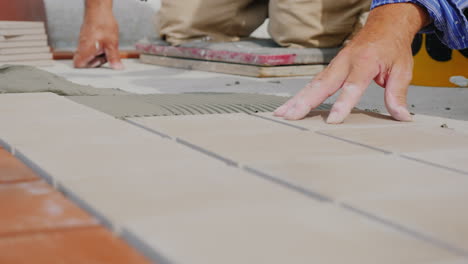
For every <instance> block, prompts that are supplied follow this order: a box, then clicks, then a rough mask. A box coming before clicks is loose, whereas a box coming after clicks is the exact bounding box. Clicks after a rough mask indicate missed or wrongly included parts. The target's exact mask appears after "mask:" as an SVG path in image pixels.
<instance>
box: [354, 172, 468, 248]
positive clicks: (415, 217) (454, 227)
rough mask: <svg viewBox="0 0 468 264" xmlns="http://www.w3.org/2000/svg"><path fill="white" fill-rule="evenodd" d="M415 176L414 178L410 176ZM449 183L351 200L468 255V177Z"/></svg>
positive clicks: (403, 187)
mask: <svg viewBox="0 0 468 264" xmlns="http://www.w3.org/2000/svg"><path fill="white" fill-rule="evenodd" d="M407 176H408V177H412V175H411V174H410V175H407ZM454 176H455V175H446V177H444V178H445V181H441V180H439V181H431V179H427V180H423V181H421V183H420V184H419V185H418V184H410V183H409V184H406V185H405V184H401V185H399V186H396V185H394V186H389V187H388V189H387V190H385V191H382V192H380V193H379V192H375V193H372V194H361V195H356V196H354V197H350V198H348V199H347V200H349V201H350V202H349V203H351V204H353V205H356V206H358V207H359V208H360V209H363V210H366V211H368V212H372V213H373V214H375V215H377V216H379V217H382V218H384V219H386V220H388V221H391V222H394V223H399V224H402V225H403V226H405V227H409V228H411V229H413V230H417V231H419V232H422V233H424V234H427V235H428V236H430V237H432V238H434V239H436V240H440V241H443V242H444V243H447V244H449V245H451V246H454V247H457V248H459V249H463V250H464V251H465V252H468V210H467V204H468V193H467V191H466V190H467V188H468V184H467V181H466V180H465V179H462V177H464V178H466V175H465V176H462V175H460V177H454Z"/></svg>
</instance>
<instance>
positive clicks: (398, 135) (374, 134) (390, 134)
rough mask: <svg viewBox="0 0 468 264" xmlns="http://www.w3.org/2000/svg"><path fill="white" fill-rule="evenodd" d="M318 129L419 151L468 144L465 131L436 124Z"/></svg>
mask: <svg viewBox="0 0 468 264" xmlns="http://www.w3.org/2000/svg"><path fill="white" fill-rule="evenodd" d="M322 132H324V133H326V134H329V135H333V136H338V137H341V138H344V139H347V140H352V141H355V142H359V143H362V144H367V145H370V146H373V147H378V148H382V149H385V150H389V151H393V152H420V151H421V152H423V151H433V150H450V149H466V148H467V147H468V134H464V133H459V132H456V131H453V130H450V129H445V128H440V127H439V128H426V127H418V126H407V127H385V128H366V129H363V128H346V129H334V130H322Z"/></svg>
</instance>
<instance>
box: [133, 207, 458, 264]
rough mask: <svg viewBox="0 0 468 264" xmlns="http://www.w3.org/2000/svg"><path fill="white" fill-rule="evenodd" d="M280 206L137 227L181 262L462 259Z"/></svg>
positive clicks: (339, 216) (332, 210)
mask: <svg viewBox="0 0 468 264" xmlns="http://www.w3.org/2000/svg"><path fill="white" fill-rule="evenodd" d="M273 203H274V205H270V206H267V205H265V204H257V203H256V202H255V201H252V202H251V204H252V205H250V206H249V207H250V208H252V209H250V210H246V209H247V208H242V207H221V208H219V209H218V210H216V211H215V210H213V209H211V210H202V211H197V212H193V211H185V212H183V211H181V212H179V213H177V214H172V215H163V216H157V217H154V218H149V219H145V220H140V221H135V222H134V223H133V224H130V226H131V228H132V229H133V230H138V231H136V232H137V234H145V235H146V236H147V237H148V239H149V241H151V242H152V243H153V244H154V245H156V246H157V245H161V244H162V243H165V244H166V245H168V249H167V253H168V256H169V258H172V259H173V260H174V262H176V263H438V262H442V261H449V260H453V259H457V257H452V256H450V255H446V254H445V252H443V251H441V250H440V249H437V248H432V246H428V245H427V244H425V243H421V242H420V241H415V240H413V238H410V237H405V236H401V234H399V233H396V232H394V231H392V230H388V229H386V228H382V227H381V226H380V225H375V224H374V223H372V222H370V221H368V220H366V219H363V218H356V217H355V215H354V214H352V213H349V212H346V211H343V210H341V209H339V208H337V207H334V206H303V205H302V204H300V203H298V202H296V203H295V206H290V205H289V204H288V203H287V202H283V203H281V202H280V203H277V202H276V201H273ZM254 205H257V206H258V207H257V208H255V209H254V208H253V207H254ZM278 208H281V209H278ZM138 232H139V233H138ZM181 241H184V242H183V243H181ZM160 248H161V246H160Z"/></svg>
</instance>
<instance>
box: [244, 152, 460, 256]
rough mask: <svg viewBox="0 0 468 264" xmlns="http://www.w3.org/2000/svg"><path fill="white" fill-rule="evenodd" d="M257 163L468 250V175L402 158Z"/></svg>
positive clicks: (273, 173) (361, 157) (298, 183)
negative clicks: (467, 207)
mask: <svg viewBox="0 0 468 264" xmlns="http://www.w3.org/2000/svg"><path fill="white" fill-rule="evenodd" d="M252 165H253V166H254V167H255V168H257V169H260V170H261V171H265V172H267V173H269V174H270V175H273V176H276V177H280V178H283V179H285V180H287V181H288V182H290V183H293V184H295V185H297V186H301V187H304V188H307V189H309V190H312V191H315V192H319V193H321V194H323V195H326V196H329V197H333V198H335V199H337V200H338V201H344V202H350V203H351V204H352V205H355V206H357V207H359V208H362V209H365V210H367V211H369V212H372V213H376V214H377V215H379V216H383V217H385V218H386V219H390V220H393V221H394V222H397V223H400V224H403V225H407V226H410V227H413V228H414V229H415V230H421V231H422V232H423V233H427V234H431V235H432V236H434V237H436V238H439V239H441V240H444V241H446V242H448V243H451V244H453V245H456V246H458V247H461V248H464V249H465V250H467V252H468V240H467V239H466V238H468V224H467V223H468V213H465V212H468V211H467V210H464V208H466V205H467V204H468V192H466V190H468V177H466V175H461V174H458V173H455V172H451V171H447V170H445V169H441V168H435V167H431V166H427V165H426V164H423V163H419V162H414V161H411V160H406V159H403V158H401V157H398V156H370V155H369V156H345V157H342V156H341V157H340V156H334V157H331V158H303V159H300V160H296V161H291V162H286V161H285V162H263V163H261V162H257V163H254V164H252Z"/></svg>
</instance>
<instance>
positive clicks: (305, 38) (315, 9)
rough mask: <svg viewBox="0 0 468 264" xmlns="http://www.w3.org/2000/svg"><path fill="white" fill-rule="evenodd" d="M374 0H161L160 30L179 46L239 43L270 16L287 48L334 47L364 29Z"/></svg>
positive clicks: (277, 38)
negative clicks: (205, 41) (193, 42)
mask: <svg viewBox="0 0 468 264" xmlns="http://www.w3.org/2000/svg"><path fill="white" fill-rule="evenodd" d="M370 3H371V0H270V1H268V0H162V6H161V10H160V13H159V32H160V35H161V37H162V38H163V39H165V40H166V41H168V42H170V43H171V44H174V45H178V44H181V43H184V42H187V41H191V40H196V39H208V40H212V41H236V40H238V39H239V38H242V37H248V36H249V35H250V34H251V33H252V32H253V31H254V30H255V29H256V28H258V27H259V26H260V25H261V24H262V23H263V22H264V21H265V19H266V18H267V17H269V19H270V21H269V24H268V32H269V34H270V36H271V37H272V38H273V39H274V40H275V41H276V42H277V43H278V44H279V45H281V46H285V47H320V48H323V47H336V46H339V45H342V44H343V42H344V41H345V40H346V39H347V38H348V37H349V36H351V35H352V34H353V32H355V31H356V30H357V29H359V28H360V27H362V25H361V24H362V20H363V19H362V18H363V17H364V16H365V14H366V13H367V12H368V11H369V8H370Z"/></svg>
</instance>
